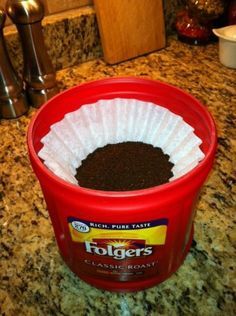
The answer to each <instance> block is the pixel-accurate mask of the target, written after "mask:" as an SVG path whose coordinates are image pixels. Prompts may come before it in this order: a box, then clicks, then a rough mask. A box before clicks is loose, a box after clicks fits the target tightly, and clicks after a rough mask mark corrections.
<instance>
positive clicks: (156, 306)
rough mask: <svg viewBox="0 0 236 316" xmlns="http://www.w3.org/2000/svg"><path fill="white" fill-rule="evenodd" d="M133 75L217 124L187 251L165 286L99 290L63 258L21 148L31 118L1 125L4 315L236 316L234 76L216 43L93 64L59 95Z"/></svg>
mask: <svg viewBox="0 0 236 316" xmlns="http://www.w3.org/2000/svg"><path fill="white" fill-rule="evenodd" d="M120 75H122V76H126V75H135V76H142V77H147V78H152V79H158V80H162V81H164V82H168V83H170V84H173V85H176V86H178V87H180V88H182V89H184V90H186V91H188V92H190V93H191V94H193V95H194V96H195V97H197V98H198V99H199V100H200V101H202V102H203V103H204V104H205V105H206V107H207V108H208V109H209V111H210V112H211V113H212V115H213V116H214V118H215V121H216V125H217V129H218V150H217V155H216V160H215V165H214V169H213V171H212V172H211V174H210V176H209V178H208V180H207V182H206V183H205V185H204V187H203V188H202V191H201V194H200V197H199V201H198V204H197V206H196V208H197V214H196V218H195V235H194V242H193V244H192V247H191V250H190V252H189V254H188V256H187V258H186V260H185V261H184V263H183V265H182V266H181V267H180V269H179V270H178V271H177V272H176V273H174V274H173V275H172V276H171V278H170V279H168V280H167V281H165V282H164V283H162V284H160V285H158V286H156V287H153V288H151V289H148V290H145V291H140V292H137V293H129V294H116V293H110V292H106V291H101V290H97V289H95V288H93V287H91V286H90V285H87V284H86V283H84V282H82V281H81V280H80V279H79V278H77V277H76V276H74V275H73V273H72V272H70V271H69V269H68V268H67V266H66V265H65V264H64V263H63V260H62V259H61V257H60V255H59V253H58V249H57V245H56V242H55V238H54V235H53V230H52V226H51V223H50V219H49V216H48V213H47V210H46V205H45V202H44V198H43V195H42V192H41V189H40V186H39V183H38V182H37V180H36V177H35V175H34V174H33V172H32V170H31V167H30V163H29V159H28V154H27V148H26V131H27V127H28V124H29V121H30V119H31V117H32V116H33V114H34V113H35V112H36V110H35V109H31V110H30V112H29V113H28V115H26V116H23V117H21V118H19V119H17V120H9V121H5V120H2V121H1V123H0V135H1V138H0V162H1V164H0V179H1V181H0V315H5V316H11V315H33V316H34V315H58V316H59V315H86V316H87V315H106V316H108V315H112V316H116V315H117V316H129V315H132V316H133V315H135V316H136V315H137V316H138V315H140V316H144V315H148V316H154V315H206V316H208V315H214V316H215V315H235V314H236V304H235V302H236V297H235V239H236V238H235V237H236V236H235V210H234V206H235V180H236V177H235V165H234V166H233V156H234V157H235V148H236V144H235V123H236V122H235V106H236V71H235V70H232V69H227V68H225V67H224V66H222V65H221V64H220V63H219V61H218V51H217V45H216V44H210V45H207V46H202V47H194V46H189V45H187V44H183V43H181V42H179V41H177V40H176V39H175V38H174V37H172V38H169V40H168V45H167V47H166V48H165V49H163V50H160V51H158V52H155V53H152V54H149V55H146V56H142V57H139V58H136V59H133V60H131V61H127V62H123V63H120V64H118V65H114V66H109V65H106V64H105V63H104V61H103V60H102V59H96V60H93V61H89V62H86V63H83V64H81V65H78V66H74V67H72V68H67V69H64V70H61V71H59V72H58V73H57V79H58V82H59V86H60V89H61V90H64V89H65V88H68V87H72V86H74V85H77V84H79V83H81V82H85V81H88V80H93V79H98V78H103V77H111V76H120Z"/></svg>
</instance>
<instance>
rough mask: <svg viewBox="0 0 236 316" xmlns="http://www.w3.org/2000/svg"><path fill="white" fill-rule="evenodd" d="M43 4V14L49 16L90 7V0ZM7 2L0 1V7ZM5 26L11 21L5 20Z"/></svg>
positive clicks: (46, 1)
mask: <svg viewBox="0 0 236 316" xmlns="http://www.w3.org/2000/svg"><path fill="white" fill-rule="evenodd" d="M41 1H42V2H43V4H44V8H45V14H46V15H50V14H54V13H58V12H62V11H66V10H71V9H74V8H79V7H82V6H85V5H91V4H92V2H93V1H92V0H41ZM6 2H7V0H0V6H1V7H3V8H5V5H6ZM6 24H7V25H9V24H11V21H10V20H9V19H7V23H6Z"/></svg>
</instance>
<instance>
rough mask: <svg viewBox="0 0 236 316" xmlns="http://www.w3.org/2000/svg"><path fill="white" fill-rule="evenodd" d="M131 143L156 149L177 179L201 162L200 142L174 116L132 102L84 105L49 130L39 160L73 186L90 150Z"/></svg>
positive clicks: (120, 100)
mask: <svg viewBox="0 0 236 316" xmlns="http://www.w3.org/2000/svg"><path fill="white" fill-rule="evenodd" d="M126 141H135V142H138V141H139V142H143V143H147V144H151V145H153V146H154V147H160V148H161V149H162V150H163V152H164V153H165V154H168V155H169V156H170V161H171V162H172V163H173V164H174V167H173V169H172V172H173V177H172V178H171V179H170V181H171V180H173V179H176V178H178V177H180V176H182V175H184V174H186V173H187V172H189V171H190V170H192V169H193V168H194V167H195V166H196V165H197V164H198V163H199V161H201V160H202V159H203V158H204V153H203V152H202V151H201V149H200V148H199V146H200V144H201V143H202V141H201V139H200V138H199V137H197V136H196V135H195V134H194V129H193V128H192V127H191V126H190V125H189V124H187V123H186V122H185V121H184V120H183V118H182V117H181V116H179V115H176V114H174V113H172V112H171V111H169V110H167V109H166V108H164V107H162V106H159V105H156V104H153V103H150V102H143V101H140V100H135V99H120V98H117V99H112V100H100V101H98V102H96V103H94V104H86V105H83V106H82V107H81V108H80V109H78V110H76V111H74V112H70V113H68V114H66V115H65V117H64V118H63V119H62V120H61V121H59V122H57V123H55V124H53V125H52V126H51V129H50V132H49V133H48V134H47V135H46V136H44V137H43V138H42V140H41V142H42V143H43V145H44V146H43V147H42V149H41V150H40V151H39V153H38V155H39V157H40V158H41V159H43V160H44V164H45V165H46V166H47V167H48V168H49V169H50V170H51V171H52V172H54V173H55V174H56V175H57V176H59V177H61V178H62V179H64V180H66V181H68V182H71V183H74V184H78V182H77V180H76V178H75V175H76V169H77V168H78V167H79V166H80V165H81V163H82V160H83V159H85V158H86V157H87V155H89V154H90V153H92V152H93V151H94V150H95V149H97V148H99V147H103V146H105V145H107V144H116V143H121V142H126Z"/></svg>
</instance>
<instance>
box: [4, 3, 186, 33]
mask: <svg viewBox="0 0 236 316" xmlns="http://www.w3.org/2000/svg"><path fill="white" fill-rule="evenodd" d="M41 1H42V2H43V4H44V7H45V13H46V15H50V14H54V13H58V12H62V11H66V10H71V9H74V8H79V7H82V6H85V5H92V4H93V0H41ZM124 1H125V0H124ZM6 2H7V0H0V6H1V7H3V8H4V7H5V5H6ZM182 2H183V0H164V1H163V5H164V10H165V20H166V29H167V33H169V32H171V25H172V23H173V20H174V17H175V12H176V10H177V9H178V8H179V6H180V5H181V4H182ZM9 24H11V21H10V20H9V19H7V22H6V25H9Z"/></svg>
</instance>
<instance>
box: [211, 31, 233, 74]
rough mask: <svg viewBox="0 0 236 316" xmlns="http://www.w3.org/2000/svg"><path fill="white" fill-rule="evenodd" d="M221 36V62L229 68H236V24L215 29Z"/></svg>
mask: <svg viewBox="0 0 236 316" xmlns="http://www.w3.org/2000/svg"><path fill="white" fill-rule="evenodd" d="M213 32H214V34H215V35H216V36H218V37H219V58H220V62H221V63H222V64H223V65H225V66H226V67H229V68H236V25H230V26H226V27H222V28H219V29H213Z"/></svg>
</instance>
